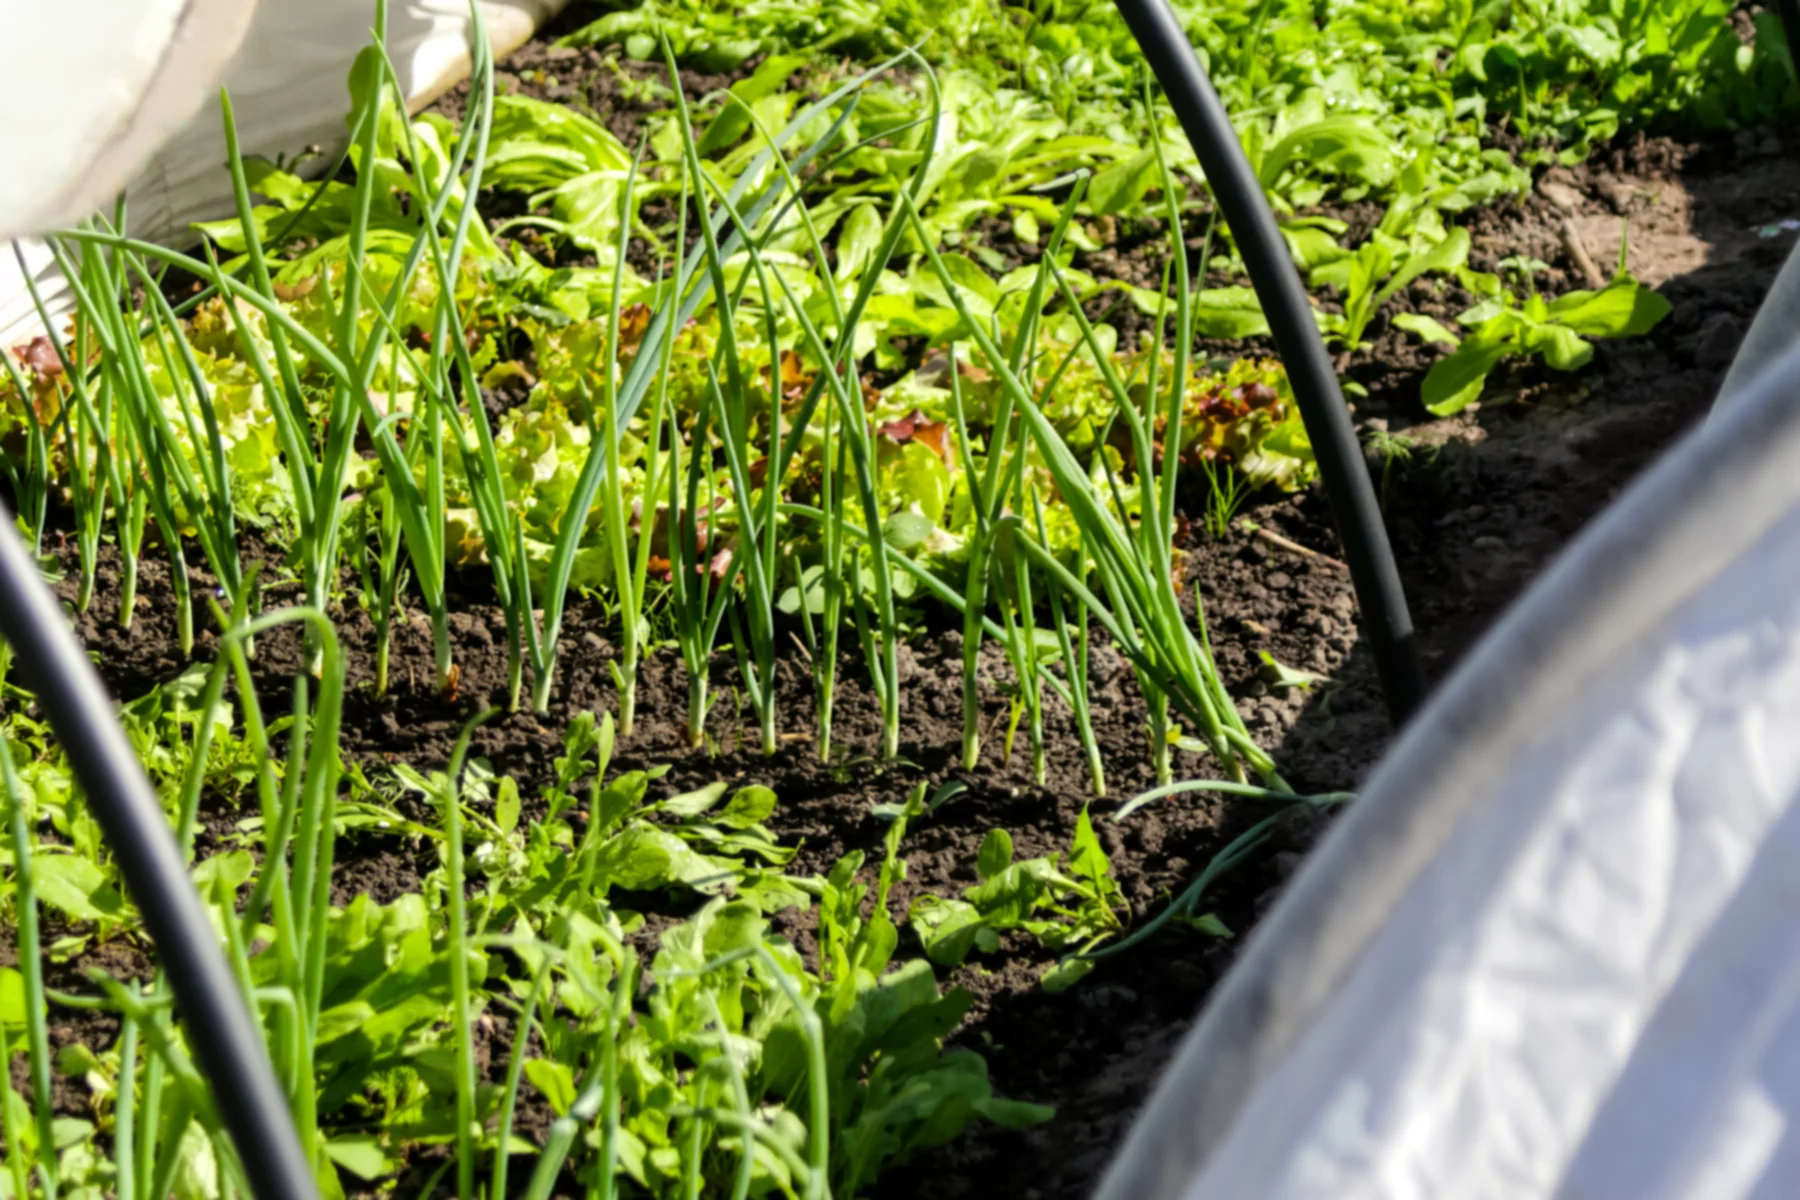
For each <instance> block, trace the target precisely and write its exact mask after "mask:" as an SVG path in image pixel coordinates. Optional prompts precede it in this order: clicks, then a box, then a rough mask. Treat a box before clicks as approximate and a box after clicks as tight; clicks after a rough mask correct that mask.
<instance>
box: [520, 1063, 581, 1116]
mask: <svg viewBox="0 0 1800 1200" xmlns="http://www.w3.org/2000/svg"><path fill="white" fill-rule="evenodd" d="M525 1077H526V1078H527V1079H529V1080H531V1086H533V1087H535V1088H536V1089H537V1090H538V1091H539V1092H541V1093H543V1096H544V1102H545V1103H547V1104H548V1105H549V1106H550V1111H552V1112H554V1113H555V1114H556V1115H557V1116H559V1117H562V1116H567V1115H568V1112H569V1109H571V1108H573V1107H574V1106H575V1073H574V1072H573V1071H571V1070H569V1068H568V1067H566V1066H564V1065H563V1064H562V1063H559V1062H553V1061H552V1060H550V1059H547V1058H530V1059H526V1060H525Z"/></svg>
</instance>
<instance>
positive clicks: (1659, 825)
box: [1188, 512, 1800, 1200]
mask: <svg viewBox="0 0 1800 1200" xmlns="http://www.w3.org/2000/svg"><path fill="white" fill-rule="evenodd" d="M1650 640H1651V644H1650V645H1648V646H1646V647H1645V650H1644V652H1643V653H1642V654H1641V656H1640V658H1639V661H1637V662H1635V663H1631V664H1628V665H1626V664H1622V666H1621V669H1620V670H1619V671H1618V673H1617V675H1616V677H1615V678H1614V679H1612V680H1610V681H1609V682H1608V683H1607V684H1606V686H1604V687H1603V688H1601V689H1598V690H1597V691H1596V692H1595V694H1593V695H1592V696H1591V697H1590V699H1589V700H1588V702H1587V703H1586V704H1585V705H1584V711H1583V712H1581V713H1580V714H1579V715H1577V716H1575V717H1574V719H1572V720H1569V721H1568V722H1566V723H1560V724H1559V727H1557V728H1555V729H1550V730H1546V731H1545V733H1546V736H1545V737H1544V739H1543V740H1542V741H1540V742H1539V743H1538V744H1536V745H1533V746H1530V747H1527V748H1526V749H1525V751H1524V753H1523V754H1521V755H1520V756H1519V757H1518V758H1517V759H1515V761H1514V763H1513V765H1512V767H1511V769H1510V770H1508V771H1507V772H1506V773H1505V775H1504V776H1503V777H1501V778H1499V779H1496V780H1494V781H1493V795H1492V797H1491V798H1490V799H1489V800H1488V801H1487V803H1486V804H1485V805H1483V806H1482V808H1481V809H1480V811H1479V812H1478V813H1477V814H1476V815H1475V816H1474V817H1473V818H1472V819H1470V820H1468V821H1467V822H1465V823H1464V824H1463V826H1462V827H1461V828H1460V829H1458V830H1457V832H1456V833H1455V835H1454V836H1453V837H1452V838H1451V839H1450V841H1449V843H1448V844H1447V845H1445V846H1444V848H1443V849H1442V850H1440V851H1439V853H1438V854H1437V855H1436V857H1435V858H1434V860H1433V861H1432V863H1431V865H1430V866H1429V867H1428V868H1427V870H1426V871H1425V872H1424V874H1423V875H1422V876H1421V877H1420V878H1419V879H1417V880H1416V881H1415V882H1414V883H1413V885H1412V887H1411V888H1410V889H1409V890H1408V892H1407V894H1406V895H1405V897H1404V898H1403V899H1402V901H1401V903H1400V904H1399V906H1398V907H1397V908H1396V909H1395V911H1394V912H1393V913H1391V914H1390V916H1389V918H1388V920H1387V922H1386V924H1385V926H1384V927H1383V929H1382V931H1381V933H1380V934H1379V935H1378V936H1377V938H1376V939H1375V940H1374V941H1373V942H1372V943H1371V945H1370V946H1369V947H1368V949H1367V951H1366V953H1365V954H1364V956H1363V958H1362V961H1361V962H1360V964H1359V965H1358V967H1357V969H1356V970H1355V972H1354V973H1353V974H1352V975H1351V977H1350V978H1349V979H1348V980H1347V981H1346V983H1345V985H1344V987H1343V990H1342V991H1341V992H1340V994H1339V995H1338V996H1337V998H1336V1000H1335V1001H1334V1002H1333V1003H1332V1005H1331V1006H1330V1008H1329V1010H1328V1011H1327V1012H1326V1013H1325V1015H1324V1016H1323V1018H1322V1019H1321V1020H1320V1021H1319V1022H1318V1023H1317V1024H1315V1025H1314V1026H1313V1028H1312V1029H1311V1030H1310V1031H1309V1032H1308V1033H1307V1035H1306V1036H1305V1037H1304V1038H1302V1039H1301V1040H1300V1041H1299V1042H1298V1044H1297V1045H1295V1047H1294V1048H1293V1050H1292V1051H1291V1052H1290V1053H1289V1055H1288V1056H1287V1059H1286V1061H1285V1062H1284V1063H1283V1064H1282V1065H1281V1067H1280V1069H1279V1070H1277V1071H1276V1072H1274V1073H1273V1074H1272V1075H1271V1076H1270V1077H1269V1078H1268V1079H1266V1080H1265V1081H1264V1082H1263V1084H1262V1086H1261V1087H1260V1088H1258V1090H1257V1093H1256V1095H1255V1098H1254V1099H1253V1100H1252V1101H1251V1103H1250V1104H1249V1105H1248V1106H1247V1107H1246V1108H1245V1109H1244V1111H1243V1113H1242V1115H1241V1116H1240V1117H1239V1120H1238V1122H1237V1125H1236V1126H1235V1128H1234V1129H1233V1131H1232V1134H1231V1135H1230V1136H1229V1137H1227V1138H1226V1140H1225V1142H1224V1143H1223V1144H1222V1145H1221V1146H1220V1147H1219V1149H1218V1151H1217V1152H1216V1153H1215V1154H1214V1155H1213V1156H1212V1158H1211V1160H1210V1161H1209V1162H1208V1164H1207V1166H1206V1168H1205V1170H1204V1171H1203V1173H1202V1174H1201V1175H1200V1176H1199V1178H1198V1179H1197V1180H1196V1181H1195V1183H1194V1186H1193V1187H1192V1188H1191V1189H1190V1190H1189V1192H1188V1196H1189V1197H1190V1200H1213V1198H1225V1197H1244V1196H1257V1197H1266V1198H1268V1200H1326V1198H1327V1197H1329V1198H1331V1200H1361V1198H1369V1200H1374V1198H1377V1197H1380V1198H1384V1200H1414V1198H1416V1200H1427V1198H1436V1197H1444V1196H1455V1197H1458V1198H1459V1200H1520V1198H1524V1197H1537V1196H1544V1197H1549V1196H1567V1197H1569V1198H1570V1200H1574V1198H1575V1197H1597V1196H1617V1197H1632V1198H1634V1200H1651V1198H1653V1197H1663V1196H1666V1197H1670V1198H1671V1200H1673V1198H1675V1197H1693V1198H1694V1200H1701V1198H1705V1200H1738V1198H1740V1197H1741V1198H1744V1200H1749V1198H1751V1197H1755V1198H1756V1200H1763V1198H1764V1197H1774V1196H1783V1197H1786V1196H1793V1195H1795V1194H1800V1174H1796V1171H1795V1168H1796V1166H1800V1164H1797V1163H1795V1162H1794V1161H1792V1156H1794V1154H1795V1152H1796V1151H1795V1148H1794V1147H1792V1146H1788V1145H1787V1142H1788V1134H1787V1125H1788V1121H1789V1111H1790V1109H1791V1107H1792V1105H1793V1103H1794V1102H1795V1101H1796V1100H1800V955H1796V954H1795V951H1796V949H1800V921H1797V920H1796V916H1797V915H1800V811H1796V810H1795V808H1794V804H1793V802H1794V799H1795V797H1796V795H1797V794H1800V512H1797V513H1794V514H1792V515H1790V516H1789V517H1788V518H1787V519H1786V520H1785V521H1783V522H1782V523H1781V525H1780V526H1778V527H1777V528H1776V529H1775V530H1774V531H1772V532H1771V533H1770V534H1769V535H1768V537H1767V538H1765V539H1764V540H1763V542H1762V543H1761V544H1759V545H1757V546H1756V547H1754V548H1753V550H1752V551H1751V552H1750V553H1749V554H1748V555H1746V556H1745V557H1744V558H1743V559H1741V560H1740V561H1739V562H1738V563H1737V564H1736V565H1735V566H1734V567H1733V568H1732V569H1731V570H1730V571H1728V572H1726V573H1725V574H1723V575H1721V576H1720V577H1718V578H1717V579H1715V580H1714V581H1713V582H1712V583H1711V584H1710V586H1708V587H1707V588H1706V589H1705V590H1704V591H1702V592H1701V593H1699V594H1698V595H1697V596H1695V597H1694V598H1693V599H1692V600H1690V601H1689V603H1688V604H1687V605H1686V606H1685V607H1684V609H1683V610H1682V611H1681V612H1680V613H1679V614H1678V615H1677V616H1676V617H1675V618H1673V619H1672V620H1671V621H1669V622H1668V624H1667V625H1666V626H1665V627H1664V628H1662V629H1659V630H1658V631H1657V632H1656V634H1655V635H1654V636H1653V637H1652V639H1650ZM1784 1150H1785V1155H1786V1156H1787V1159H1788V1161H1783V1151H1784ZM1771 1170H1772V1171H1773V1173H1771Z"/></svg>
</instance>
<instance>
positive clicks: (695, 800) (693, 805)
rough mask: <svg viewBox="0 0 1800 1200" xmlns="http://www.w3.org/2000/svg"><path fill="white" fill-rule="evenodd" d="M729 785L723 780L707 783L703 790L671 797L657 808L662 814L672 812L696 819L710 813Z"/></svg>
mask: <svg viewBox="0 0 1800 1200" xmlns="http://www.w3.org/2000/svg"><path fill="white" fill-rule="evenodd" d="M729 786H730V785H729V784H727V783H726V782H725V781H724V780H720V781H718V782H717V783H709V784H707V785H706V786H705V787H703V788H697V789H695V790H694V791H691V792H683V793H682V794H681V795H679V796H671V797H670V798H669V799H667V800H664V801H663V802H662V804H661V805H660V806H659V807H660V808H662V809H663V811H664V812H672V813H674V814H675V815H676V816H678V817H697V816H699V815H700V814H701V813H703V812H707V811H710V810H711V809H712V807H713V806H714V805H715V804H717V803H718V802H719V801H720V800H721V799H722V798H724V795H725V789H726V788H727V787H729Z"/></svg>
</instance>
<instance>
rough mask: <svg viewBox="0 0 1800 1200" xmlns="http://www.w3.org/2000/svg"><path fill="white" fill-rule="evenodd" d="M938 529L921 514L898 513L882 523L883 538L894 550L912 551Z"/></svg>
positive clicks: (929, 519)
mask: <svg viewBox="0 0 1800 1200" xmlns="http://www.w3.org/2000/svg"><path fill="white" fill-rule="evenodd" d="M935 528H937V526H936V525H934V524H932V522H931V518H929V517H927V516H924V515H923V514H921V513H915V512H897V513H895V514H894V515H893V516H891V517H889V518H888V519H887V520H885V521H883V522H882V523H881V536H882V538H883V539H884V540H885V541H886V542H887V544H888V546H889V547H890V548H891V549H894V550H901V551H906V550H911V549H913V548H914V547H915V546H919V545H921V544H923V543H924V541H925V539H926V538H928V537H930V536H931V531H932V530H933V529H935Z"/></svg>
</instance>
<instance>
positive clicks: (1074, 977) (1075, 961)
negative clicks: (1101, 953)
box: [1038, 958, 1094, 996]
mask: <svg viewBox="0 0 1800 1200" xmlns="http://www.w3.org/2000/svg"><path fill="white" fill-rule="evenodd" d="M1093 969H1094V960H1093V959H1091V958H1065V959H1063V960H1062V961H1060V962H1056V963H1052V964H1051V965H1050V966H1048V967H1046V968H1045V969H1044V973H1043V974H1042V975H1040V976H1038V984H1039V986H1041V987H1042V988H1043V989H1044V990H1045V991H1046V992H1049V993H1050V994H1051V995H1052V996H1054V995H1057V994H1058V993H1060V992H1066V991H1068V990H1069V989H1070V988H1072V987H1074V986H1075V984H1076V983H1077V982H1079V981H1080V980H1082V979H1085V978H1086V977H1087V976H1088V974H1089V973H1090V972H1092V971H1093Z"/></svg>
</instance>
